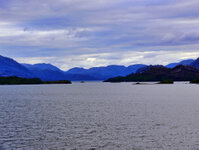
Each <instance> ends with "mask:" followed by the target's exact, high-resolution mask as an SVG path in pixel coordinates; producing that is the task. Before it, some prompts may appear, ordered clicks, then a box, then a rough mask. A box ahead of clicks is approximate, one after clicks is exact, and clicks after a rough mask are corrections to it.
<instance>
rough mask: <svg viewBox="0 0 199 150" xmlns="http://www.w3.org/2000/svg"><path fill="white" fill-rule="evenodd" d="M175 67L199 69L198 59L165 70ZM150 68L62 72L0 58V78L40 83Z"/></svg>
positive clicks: (102, 77)
mask: <svg viewBox="0 0 199 150" xmlns="http://www.w3.org/2000/svg"><path fill="white" fill-rule="evenodd" d="M177 65H185V66H186V65H191V66H193V67H196V68H198V69H199V59H196V60H193V59H188V60H183V61H181V62H178V63H171V64H168V65H166V66H165V67H166V68H175V67H176V66H177ZM149 68H150V66H148V65H144V64H135V65H130V66H128V67H125V66H121V65H110V66H103V67H93V68H90V69H84V68H78V67H76V68H72V69H70V70H68V71H63V70H61V69H59V68H58V67H56V66H53V65H51V64H45V63H40V64H34V65H31V64H20V63H18V62H17V61H15V60H13V59H11V58H8V57H4V56H0V77H8V76H17V77H23V78H39V79H41V80H42V81H57V80H71V81H94V80H95V81H97V80H99V81H100V80H107V79H109V78H113V77H117V76H127V75H129V74H132V73H136V72H140V73H141V72H143V71H145V70H148V69H149Z"/></svg>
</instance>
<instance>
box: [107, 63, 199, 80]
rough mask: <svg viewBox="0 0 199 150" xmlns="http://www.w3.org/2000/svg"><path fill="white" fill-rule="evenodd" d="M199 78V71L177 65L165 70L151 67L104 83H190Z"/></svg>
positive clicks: (160, 67) (191, 67)
mask: <svg viewBox="0 0 199 150" xmlns="http://www.w3.org/2000/svg"><path fill="white" fill-rule="evenodd" d="M197 78H199V69H197V68H195V67H193V66H183V65H178V66H176V67H175V68H172V69H170V68H167V67H164V66H151V67H150V68H149V69H147V70H145V71H143V72H141V73H133V74H130V75H127V76H125V77H121V76H118V77H115V78H110V79H108V80H106V81H105V82H131V81H162V80H174V81H191V80H194V79H197Z"/></svg>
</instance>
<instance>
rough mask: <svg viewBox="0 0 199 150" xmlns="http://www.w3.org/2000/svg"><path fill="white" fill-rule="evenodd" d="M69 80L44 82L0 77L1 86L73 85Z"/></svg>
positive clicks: (37, 79)
mask: <svg viewBox="0 0 199 150" xmlns="http://www.w3.org/2000/svg"><path fill="white" fill-rule="evenodd" d="M71 83H72V82H71V81H69V80H60V81H42V80H40V79H39V78H30V79H28V78H21V77H16V76H10V77H0V85H19V84H71Z"/></svg>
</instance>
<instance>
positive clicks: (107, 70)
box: [66, 64, 146, 80]
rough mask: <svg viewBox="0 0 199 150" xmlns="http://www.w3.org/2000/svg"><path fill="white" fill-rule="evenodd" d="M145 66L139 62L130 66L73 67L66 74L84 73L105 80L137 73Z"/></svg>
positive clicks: (93, 78)
mask: <svg viewBox="0 0 199 150" xmlns="http://www.w3.org/2000/svg"><path fill="white" fill-rule="evenodd" d="M144 66H146V65H142V64H137V65H131V66H128V67H125V66H120V65H110V66H106V67H93V68H90V69H84V68H72V69H70V70H68V71H67V72H66V75H72V74H73V75H76V76H77V75H79V76H80V75H82V76H87V77H91V78H92V80H105V79H108V78H111V77H116V76H118V75H121V76H125V75H128V74H131V73H135V72H136V71H137V70H138V69H139V68H142V67H144ZM82 80H83V78H82Z"/></svg>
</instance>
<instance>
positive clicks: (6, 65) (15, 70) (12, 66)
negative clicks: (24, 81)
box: [0, 56, 34, 78]
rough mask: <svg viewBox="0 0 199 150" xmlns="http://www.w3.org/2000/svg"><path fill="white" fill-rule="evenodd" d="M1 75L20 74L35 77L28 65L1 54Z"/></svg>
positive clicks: (20, 75)
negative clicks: (25, 65)
mask: <svg viewBox="0 0 199 150" xmlns="http://www.w3.org/2000/svg"><path fill="white" fill-rule="evenodd" d="M0 76H1V77H8V76H18V77H24V78H32V77H34V76H33V75H32V73H31V72H30V71H29V70H28V69H27V68H26V67H24V66H23V65H21V64H19V63H18V62H16V61H15V60H13V59H11V58H8V57H4V56H0Z"/></svg>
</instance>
